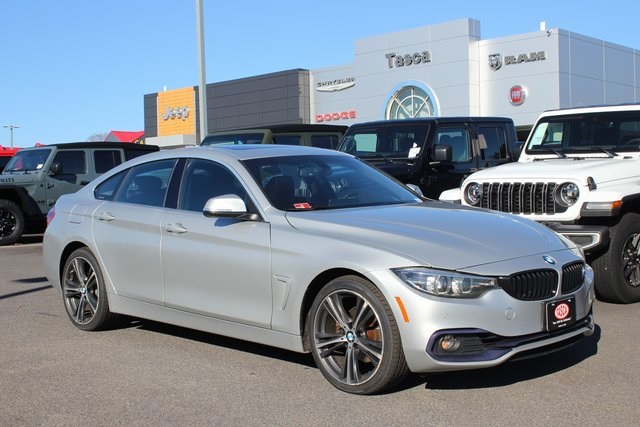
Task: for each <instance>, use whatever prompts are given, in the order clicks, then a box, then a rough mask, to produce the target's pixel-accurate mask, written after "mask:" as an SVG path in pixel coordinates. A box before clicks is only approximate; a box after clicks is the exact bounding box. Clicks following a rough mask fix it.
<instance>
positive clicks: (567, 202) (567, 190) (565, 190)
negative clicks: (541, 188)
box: [556, 182, 580, 207]
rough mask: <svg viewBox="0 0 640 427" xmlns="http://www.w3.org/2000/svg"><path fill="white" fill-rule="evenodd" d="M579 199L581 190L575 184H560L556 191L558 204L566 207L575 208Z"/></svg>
mask: <svg viewBox="0 0 640 427" xmlns="http://www.w3.org/2000/svg"><path fill="white" fill-rule="evenodd" d="M578 197H580V188H578V186H577V185H576V184H574V183H573V182H565V183H564V184H560V186H559V187H558V189H557V190H556V202H558V204H560V205H562V206H565V207H569V206H573V205H574V204H575V203H576V202H577V201H578Z"/></svg>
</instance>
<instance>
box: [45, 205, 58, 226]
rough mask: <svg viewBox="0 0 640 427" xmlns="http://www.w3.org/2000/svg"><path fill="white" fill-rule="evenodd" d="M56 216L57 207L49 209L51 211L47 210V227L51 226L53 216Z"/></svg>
mask: <svg viewBox="0 0 640 427" xmlns="http://www.w3.org/2000/svg"><path fill="white" fill-rule="evenodd" d="M54 216H56V208H55V207H53V208H51V209H50V210H49V212H47V227H48V226H49V224H51V221H53V217H54Z"/></svg>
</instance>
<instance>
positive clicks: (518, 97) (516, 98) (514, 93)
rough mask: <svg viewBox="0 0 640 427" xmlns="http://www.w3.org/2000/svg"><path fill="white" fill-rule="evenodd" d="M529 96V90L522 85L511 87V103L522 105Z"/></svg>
mask: <svg viewBox="0 0 640 427" xmlns="http://www.w3.org/2000/svg"><path fill="white" fill-rule="evenodd" d="M526 97H527V90H526V89H525V88H523V87H522V86H520V85H516V86H512V87H511V89H509V102H511V105H522V104H523V103H524V99H525V98H526Z"/></svg>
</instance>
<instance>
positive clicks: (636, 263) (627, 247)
mask: <svg viewBox="0 0 640 427" xmlns="http://www.w3.org/2000/svg"><path fill="white" fill-rule="evenodd" d="M610 237H611V239H610V242H609V249H608V250H607V252H606V253H604V254H603V255H601V256H600V257H599V258H596V259H595V260H594V261H593V262H592V263H591V265H592V267H593V270H594V272H595V286H596V291H597V292H598V296H599V297H600V298H601V299H602V300H604V301H608V302H613V303H621V304H630V303H633V302H638V301H640V215H638V214H635V213H627V214H625V215H624V216H623V217H622V219H621V220H620V222H619V223H618V224H617V225H615V226H614V227H612V228H611V230H610Z"/></svg>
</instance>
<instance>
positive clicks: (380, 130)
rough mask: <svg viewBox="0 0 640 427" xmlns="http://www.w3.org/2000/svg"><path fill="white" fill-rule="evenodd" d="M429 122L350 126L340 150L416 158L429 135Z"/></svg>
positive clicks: (367, 155)
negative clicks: (351, 127)
mask: <svg viewBox="0 0 640 427" xmlns="http://www.w3.org/2000/svg"><path fill="white" fill-rule="evenodd" d="M428 131H429V125H428V124H424V123H421V124H414V123H407V124H404V123H403V124H393V125H384V126H380V125H378V126H372V127H361V128H353V129H349V130H348V131H347V133H346V134H345V135H344V137H343V138H342V141H341V142H340V146H339V147H338V150H339V151H344V152H346V153H349V154H353V155H354V156H358V157H362V158H369V157H381V158H387V157H394V158H414V157H417V156H418V154H419V153H420V151H421V150H422V147H423V146H424V142H425V140H426V137H427V132H428Z"/></svg>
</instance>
